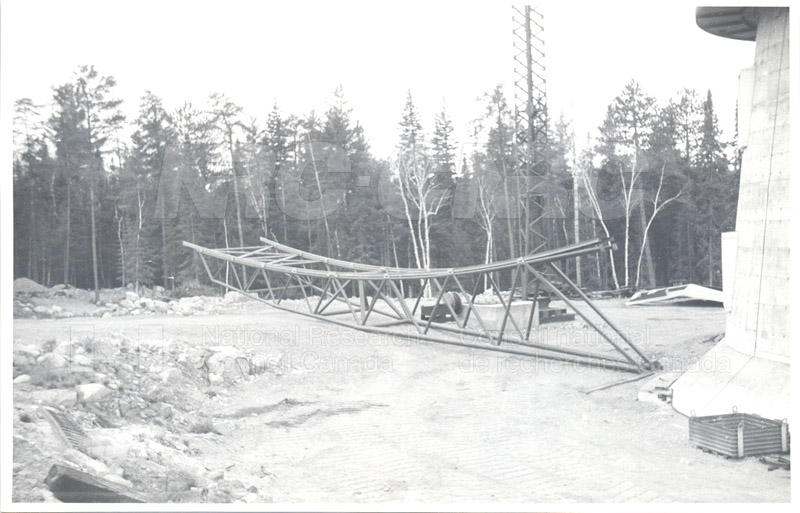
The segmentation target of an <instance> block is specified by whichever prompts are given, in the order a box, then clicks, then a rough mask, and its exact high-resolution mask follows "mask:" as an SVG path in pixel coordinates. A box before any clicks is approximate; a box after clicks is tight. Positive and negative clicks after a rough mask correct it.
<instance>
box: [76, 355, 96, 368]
mask: <svg viewBox="0 0 800 513" xmlns="http://www.w3.org/2000/svg"><path fill="white" fill-rule="evenodd" d="M72 363H74V364H75V365H81V366H83V367H91V366H92V359H91V358H90V357H89V356H86V355H85V354H76V355H75V356H73V357H72Z"/></svg>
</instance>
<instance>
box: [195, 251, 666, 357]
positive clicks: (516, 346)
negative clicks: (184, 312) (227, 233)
mask: <svg viewBox="0 0 800 513" xmlns="http://www.w3.org/2000/svg"><path fill="white" fill-rule="evenodd" d="M261 242H262V245H260V246H252V247H241V248H221V249H210V248H205V247H202V246H198V245H196V244H191V243H189V242H184V243H183V245H184V246H186V247H187V248H190V249H192V250H194V251H195V252H196V253H197V255H198V256H199V258H200V260H201V261H202V263H203V266H204V268H205V269H206V272H207V273H208V276H209V278H210V279H211V281H212V282H214V283H216V284H218V285H222V286H223V287H225V288H226V289H229V290H236V291H238V292H241V293H243V294H245V295H247V296H249V297H251V298H253V299H256V300H258V301H262V302H265V303H267V304H269V305H271V306H272V307H274V308H278V309H281V310H286V311H288V312H292V313H296V314H299V315H304V316H309V317H313V318H315V319H319V320H322V321H325V322H329V323H333V324H337V325H341V326H346V327H349V328H354V329H358V330H362V331H366V332H370V333H380V334H387V335H392V336H401V337H408V338H411V339H418V340H424V341H431V342H439V343H444V344H452V345H461V346H467V347H476V348H481V349H487V350H491V351H499V352H504V353H510V354H516V355H524V356H533V357H541V358H548V359H554V360H561V361H566V362H574V363H580V364H586V365H592V366H601V367H605V368H610V369H617V370H624V371H630V372H644V371H646V370H650V369H652V368H653V367H654V366H657V365H658V364H657V362H653V361H651V360H650V359H648V358H647V356H645V354H644V353H643V352H642V351H641V350H640V349H639V348H638V347H636V345H634V344H633V343H632V342H631V341H630V340H629V338H628V337H627V336H626V335H625V334H624V333H623V332H622V331H621V330H620V329H618V328H617V327H616V326H615V325H614V323H613V322H612V321H611V320H610V319H608V317H606V316H605V315H604V314H603V313H602V312H601V311H600V310H599V309H598V308H597V307H596V306H595V305H594V304H593V303H592V302H591V301H590V299H589V298H588V297H587V296H586V294H585V293H584V292H583V291H582V290H581V289H580V288H578V287H577V286H576V285H575V284H574V283H573V282H572V281H571V280H570V279H569V277H567V275H566V274H565V273H564V272H563V271H562V270H561V269H560V268H559V267H558V265H557V263H558V262H560V261H565V260H566V259H570V258H574V257H577V256H580V255H587V254H591V253H597V252H599V251H604V250H607V249H608V248H610V247H612V242H611V241H610V240H605V239H594V240H590V241H586V242H581V243H577V244H573V245H570V246H566V247H562V248H559V249H553V250H548V251H543V252H540V253H535V254H530V255H526V256H524V257H520V258H516V259H512V260H504V261H501V262H494V263H490V264H482V265H473V266H468V267H458V268H450V269H448V268H438V269H407V268H397V267H381V266H375V265H367V264H359V263H355V262H347V261H343V260H336V259H333V258H326V257H323V256H319V255H315V254H313V253H309V252H306V251H300V250H297V249H294V248H292V247H289V246H285V245H283V244H279V243H277V242H274V241H271V240H269V239H265V238H262V239H261ZM526 277H527V278H526ZM528 278H532V279H531V281H530V282H529V283H526V284H522V283H521V281H522V280H525V279H528ZM500 284H507V289H508V291H501V287H500ZM481 285H483V288H484V289H487V290H488V291H490V292H491V294H490V295H491V296H492V297H493V299H494V304H492V305H487V304H480V303H479V301H478V297H479V295H480V293H481V292H482V290H481ZM523 285H526V286H523ZM525 289H532V293H531V294H529V295H528V297H522V294H520V290H525ZM509 291H510V292H509ZM426 292H427V293H426ZM568 295H569V296H572V297H573V298H576V299H571V298H570V297H568ZM290 298H291V299H299V300H300V301H287V300H289V299H290ZM550 299H552V300H555V301H556V302H557V304H559V305H560V304H562V303H563V306H564V308H563V309H554V308H550V307H548V306H547V305H548V303H549V301H550ZM578 303H581V307H579V306H578ZM298 305H300V306H298ZM334 305H336V306H334ZM337 306H338V308H337ZM567 310H572V311H573V312H574V314H575V315H577V316H578V317H580V318H581V319H582V320H583V322H584V326H588V327H590V328H592V329H593V330H594V332H591V333H594V334H595V335H597V336H598V337H599V338H597V337H594V338H592V337H587V336H586V334H587V330H585V329H584V326H581V327H576V326H575V325H574V323H570V324H569V326H570V328H569V330H567V336H566V337H564V336H563V335H564V332H563V331H562V332H560V333H557V334H556V335H557V336H556V337H555V338H556V340H553V337H554V336H553V333H554V331H558V330H553V326H555V325H554V324H549V321H551V320H564V319H571V318H572V317H573V316H572V315H571V314H567V315H562V314H564V312H565V311H567ZM553 313H555V314H556V315H550V314H553ZM565 326H566V324H565ZM570 334H572V336H569V335H570ZM576 334H577V335H578V336H577V337H576V336H575V335H576ZM565 339H567V340H565ZM590 339H592V340H590ZM597 341H599V342H601V343H600V344H598V343H595V342H597ZM590 349H591V350H590Z"/></svg>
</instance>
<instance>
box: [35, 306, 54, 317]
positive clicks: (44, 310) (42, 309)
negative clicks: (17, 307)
mask: <svg viewBox="0 0 800 513" xmlns="http://www.w3.org/2000/svg"><path fill="white" fill-rule="evenodd" d="M33 311H34V312H36V313H37V314H41V315H53V311H52V310H50V309H49V308H47V307H46V306H43V305H39V306H35V307H33Z"/></svg>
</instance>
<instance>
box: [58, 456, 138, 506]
mask: <svg viewBox="0 0 800 513" xmlns="http://www.w3.org/2000/svg"><path fill="white" fill-rule="evenodd" d="M45 483H46V484H47V487H48V488H50V491H51V492H53V495H55V496H56V498H57V499H58V500H60V501H61V502H114V503H119V502H137V503H142V502H152V501H149V500H148V499H147V498H146V497H145V496H144V495H143V494H140V493H139V492H136V491H134V490H131V489H128V488H126V487H124V486H122V485H120V484H117V483H113V482H111V481H108V480H107V479H103V478H100V477H96V476H93V475H91V474H89V473H87V472H82V471H80V470H76V469H74V468H70V467H67V466H65V465H58V464H56V465H53V466H52V467H51V468H50V472H49V473H48V474H47V477H46V478H45Z"/></svg>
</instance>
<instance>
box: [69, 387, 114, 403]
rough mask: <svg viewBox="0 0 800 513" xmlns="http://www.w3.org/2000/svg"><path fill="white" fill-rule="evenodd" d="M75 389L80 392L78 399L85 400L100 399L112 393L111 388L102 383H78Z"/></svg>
mask: <svg viewBox="0 0 800 513" xmlns="http://www.w3.org/2000/svg"><path fill="white" fill-rule="evenodd" d="M75 389H76V390H77V393H78V399H80V400H81V401H84V402H92V401H100V400H102V399H103V398H105V397H107V396H109V395H110V394H111V393H112V391H111V389H110V388H108V387H106V386H105V385H101V384H100V383H87V384H85V385H78V386H77V387H75Z"/></svg>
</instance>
